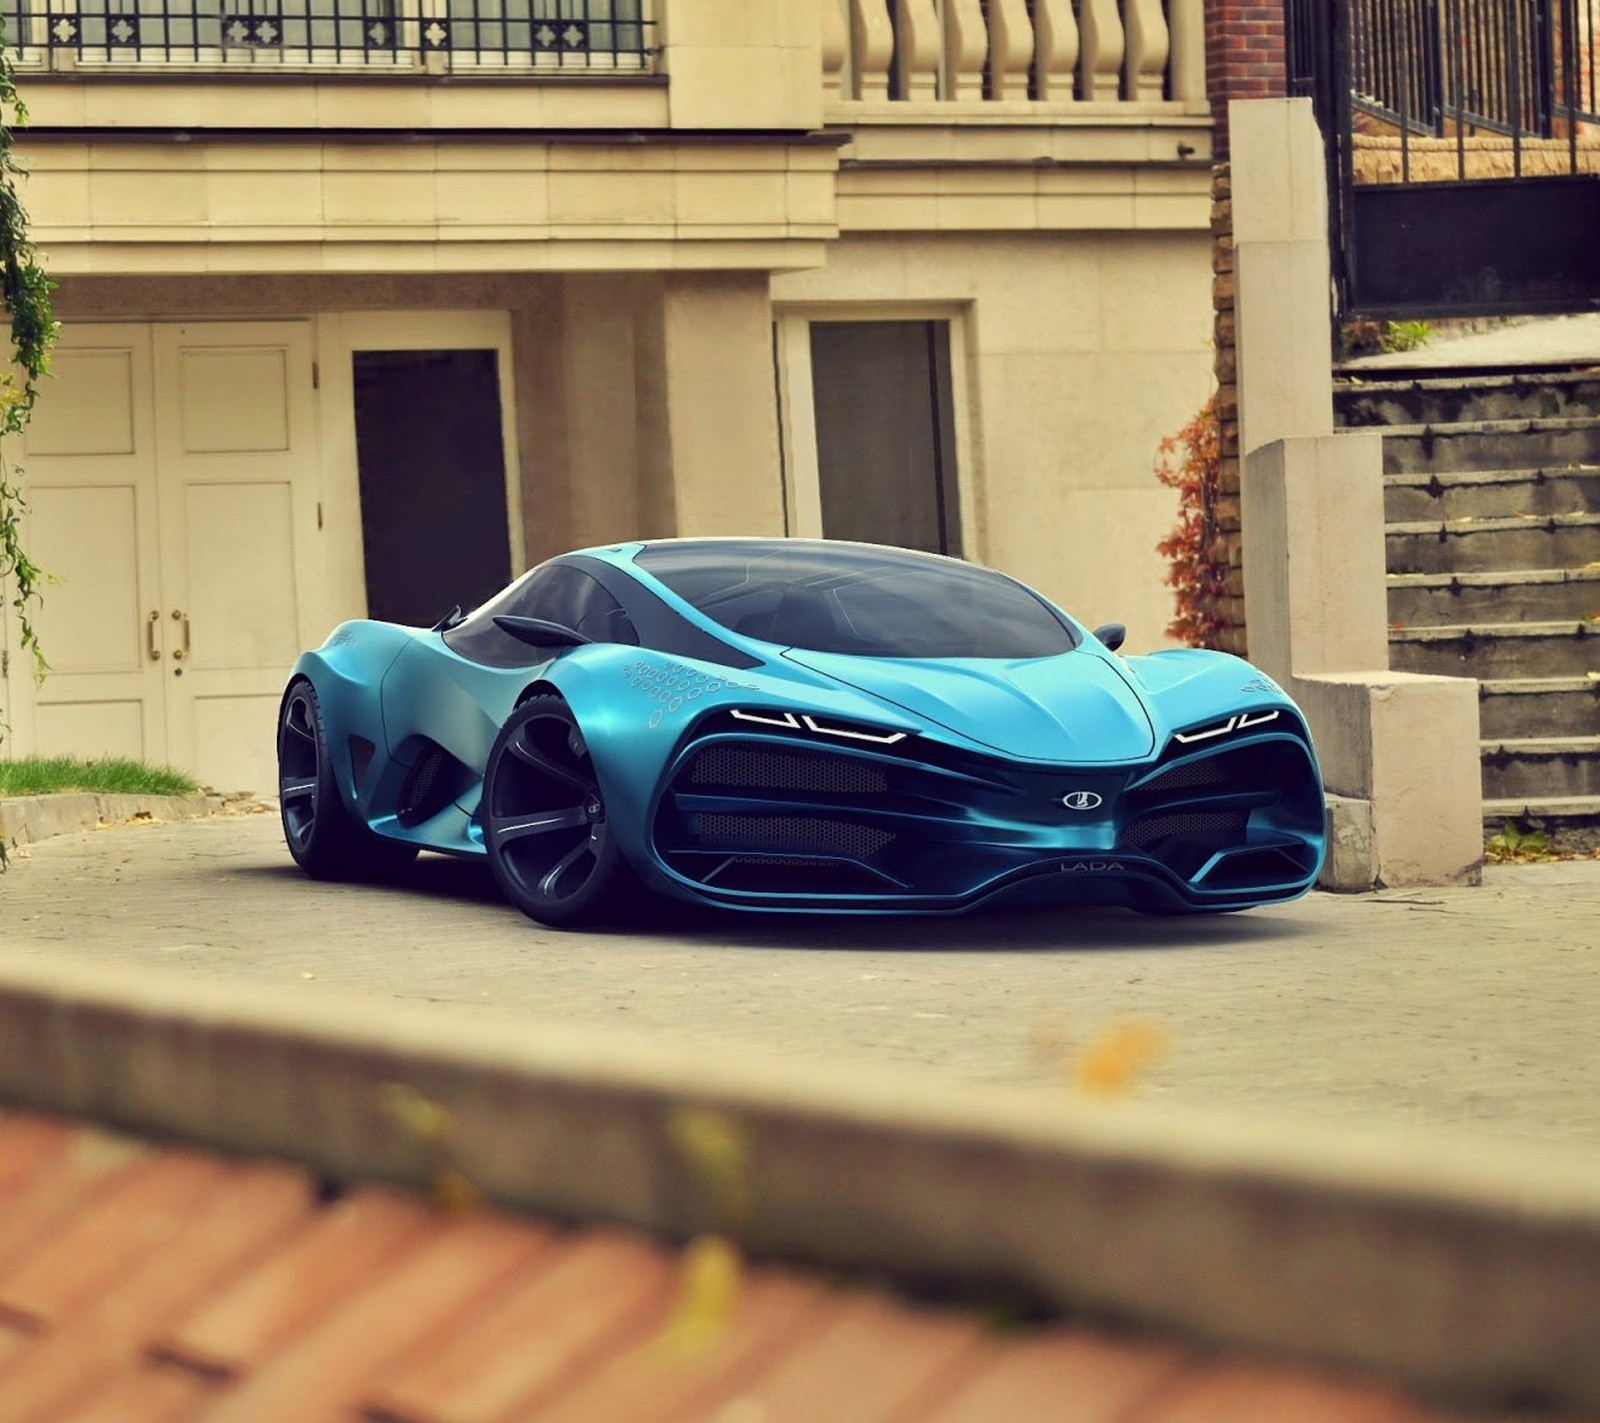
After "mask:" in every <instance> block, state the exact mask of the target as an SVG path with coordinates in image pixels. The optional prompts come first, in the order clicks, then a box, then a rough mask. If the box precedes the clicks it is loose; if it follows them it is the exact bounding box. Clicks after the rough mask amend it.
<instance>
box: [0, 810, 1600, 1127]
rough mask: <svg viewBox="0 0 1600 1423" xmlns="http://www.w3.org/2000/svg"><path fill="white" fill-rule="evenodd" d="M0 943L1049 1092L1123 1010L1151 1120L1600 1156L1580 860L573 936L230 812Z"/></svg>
mask: <svg viewBox="0 0 1600 1423" xmlns="http://www.w3.org/2000/svg"><path fill="white" fill-rule="evenodd" d="M0 947H4V948H7V949H12V950H18V951H21V952H23V953H29V954H39V955H48V956H49V957H50V958H51V959H55V960H61V961H76V962H88V963H107V964H112V963H115V964H126V965H129V966H138V965H147V966H150V965H153V966H160V967H163V968H166V969H169V970H176V971H178V972H179V973H181V974H182V975H183V976H184V977H185V978H186V979H190V980H196V981H218V980H232V981H242V982H247V983H248V982H268V983H279V984H288V985H292V986H294V987H295V988H296V990H297V991H301V992H304V993H305V994H307V995H308V996H309V997H317V996H321V995H325V994H326V993H328V992H329V991H330V990H338V991H342V992H344V993H358V994H361V995H365V996H367V997H370V998H372V999H374V1000H376V1001H393V1002H412V1003H427V1004H431V1005H433V1008H434V1011H437V1012H440V1013H448V1014H452V1015H461V1014H465V1015H469V1016H472V1017H477V1018H480V1019H485V1020H488V1019H500V1020H504V1019H507V1018H510V1019H515V1020H517V1021H521V1022H527V1023H560V1024H566V1025H570V1026H576V1027H579V1028H586V1029H591V1030H599V1029H605V1028H613V1029H614V1028H626V1029H632V1030H636V1031H641V1030H642V1031H644V1032H647V1033H649V1034H651V1035H653V1036H654V1037H655V1038H657V1039H658V1040H659V1041H661V1042H663V1043H666V1044H671V1043H680V1044H681V1043H685V1042H688V1043H691V1044H696V1045H703V1046H706V1047H711V1048H731V1049H735V1050H738V1051H743V1052H748V1053H750V1054H752V1055H760V1056H770V1055H773V1054H777V1055H783V1056H788V1057H790V1058H796V1057H798V1058H802V1059H809V1060H826V1061H829V1062H832V1063H834V1064H844V1065H855V1066H859V1067H860V1068H862V1069H863V1070H868V1069H871V1068H872V1067H873V1066H874V1065H877V1064H886V1065H900V1066H912V1067H916V1068H919V1069H924V1070H932V1071H933V1072H934V1073H936V1074H939V1075H942V1076H944V1077H946V1078H950V1079H964V1080H968V1081H979V1082H1014V1083H1036V1084H1047V1085H1051V1086H1052V1087H1059V1084H1060V1082H1061V1079H1062V1075H1063V1067H1062V1064H1063V1061H1064V1060H1065V1059H1068V1058H1070V1055H1071V1054H1072V1053H1073V1052H1074V1051H1075V1050H1076V1049H1077V1048H1078V1047H1079V1046H1080V1045H1081V1044H1082V1043H1083V1042H1084V1041H1085V1040H1086V1039H1088V1038H1090V1037H1092V1036H1094V1035H1095V1034H1097V1033H1099V1032H1101V1031H1102V1030H1104V1028H1105V1027H1106V1026H1107V1025H1108V1024H1110V1023H1113V1022H1115V1021H1117V1020H1120V1019H1123V1018H1127V1017H1135V1018H1139V1019H1143V1020H1148V1021H1150V1022H1154V1023H1156V1024H1159V1025H1160V1026H1161V1027H1162V1028H1163V1029H1164V1030H1165V1031H1166V1033H1167V1035H1168V1037H1169V1039H1170V1044H1171V1050H1170V1053H1169V1055H1168V1057H1167V1058H1166V1059H1165V1060H1164V1061H1163V1062H1162V1063H1161V1064H1160V1065H1159V1066H1157V1067H1156V1068H1155V1069H1154V1070H1153V1072H1152V1073H1151V1075H1150V1076H1149V1078H1148V1079H1147V1081H1146V1083H1145V1085H1144V1087H1143V1089H1142V1090H1143V1092H1144V1093H1145V1095H1146V1096H1148V1097H1150V1098H1151V1099H1153V1100H1167V1101H1173V1102H1181V1103H1185V1104H1197V1105H1206V1106H1218V1107H1227V1108H1236V1109H1244V1110H1247V1111H1250V1112H1252V1113H1258V1114H1279V1113H1288V1114H1294V1115H1303V1114H1307V1113H1311V1114H1315V1115H1318V1116H1321V1117H1323V1118H1340V1119H1343V1120H1347V1121H1359V1122H1363V1123H1371V1124H1378V1125H1389V1126H1399V1127H1401V1128H1404V1129H1407V1130H1411V1129H1416V1128H1429V1129H1431V1128H1435V1127H1442V1128H1448V1129H1452V1130H1459V1129H1462V1128H1465V1129H1467V1130H1469V1131H1473V1132H1480V1133H1486V1134H1492V1135H1493V1136H1496V1137H1500V1138H1509V1139H1536V1140H1542V1141H1547V1142H1551V1143H1558V1144H1564V1145H1568V1146H1576V1147H1580V1148H1595V1149H1600V1039H1597V1035H1596V1031H1595V1025H1596V1024H1597V1023H1600V862H1594V861H1589V862H1571V863H1559V864H1551V865H1536V866H1528V867H1522V868H1506V869H1495V868H1491V869H1490V870H1489V871H1488V873H1487V876H1486V883H1485V885H1484V886H1483V887H1482V888H1481V889H1460V890H1437V891H1434V890H1430V891H1411V892H1399V891H1391V892H1385V893H1381V894H1377V895H1365V896H1358V897H1343V896H1333V895H1325V894H1317V895H1313V896H1311V897H1309V898H1307V899H1305V900H1302V901H1300V902H1298V903H1296V904H1293V905H1286V906H1282V907H1278V908H1274V909H1269V910H1257V911H1253V912H1251V913H1247V914H1237V915H1225V916H1221V917H1218V918H1213V919H1197V920H1171V919H1149V918H1144V917H1141V916H1137V915H1133V914H1127V913H1122V912H1119V911H1093V912H1085V913H1078V914H1068V913H1036V912H1028V913H1014V914H1004V913H990V914H979V915H974V916H969V917H966V918H962V919H953V920H927V919H922V920H898V921H896V920H887V921H885V920H838V919H824V918H767V917H710V916H704V915H702V916H694V915H689V916H685V915H683V914H676V915H672V916H669V917H668V918H667V919H665V920H664V921H663V922H661V923H660V924H659V925H657V926H655V927H652V928H651V929H649V930H648V931H640V932H635V933H632V934H626V935H617V934H609V935H583V934H563V933H560V932H556V931H551V930H545V929H541V928H540V927H538V926H537V925H534V924H531V923H529V922H528V921H527V920H525V919H523V918H522V917H521V916H520V915H518V914H517V913H515V912H514V911H512V910H511V909H509V908H508V907H507V906H505V905H504V904H503V903H502V902H501V901H500V899H499V897H498V894H497V893H496V890H495V887H494V885H493V884H492V882H491V881H490V880H489V878H488V876H487V874H486V872H484V871H483V870H482V869H481V867H478V866H473V865H464V864H460V863H456V862H452V861H447V860H442V859H437V858H433V857H424V859H423V860H421V861H420V862H419V863H418V865H417V866H416V869H415V872H414V874H413V875H412V877H411V878H410V879H409V880H408V881H407V882H406V883H405V884H403V885H401V886H399V887H396V888H390V889H375V888H358V887H349V886H337V885H324V884H317V883H315V882H313V881H310V880H308V879H306V878H305V877H304V876H302V875H301V874H300V873H299V872H298V871H297V870H295V869H294V867H293V866H292V864H291V863H290V862H289V860H288V857H287V854H286V852H285V851H284V849H283V846H282V842H281V839H280V837H279V828H278V824H277V818H276V816H271V815H260V816H241V817H236V818H224V819H217V820H200V821H193V822H189V823H186V824H172V825H146V826H131V827H127V828H124V829H119V830H112V831H105V832H100V833H89V834H79V835H69V836H63V837H61V838H59V839H55V840H50V841H46V842H43V843H41V844H38V845H35V846H33V847H31V848H30V850H29V851H28V853H27V855H26V856H25V857H19V858H18V859H17V861H16V862H15V864H14V866H13V868H12V870H11V872H10V873H8V874H6V875H4V876H0Z"/></svg>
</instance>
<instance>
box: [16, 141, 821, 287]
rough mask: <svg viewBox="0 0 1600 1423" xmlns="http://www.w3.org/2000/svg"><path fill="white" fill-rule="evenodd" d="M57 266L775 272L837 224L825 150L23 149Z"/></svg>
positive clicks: (36, 210) (231, 145)
mask: <svg viewBox="0 0 1600 1423" xmlns="http://www.w3.org/2000/svg"><path fill="white" fill-rule="evenodd" d="M22 151H23V155H24V160H25V162H26V164H27V167H28V169H29V173H30V176H29V179H28V186H27V200H28V206H29V212H30V215H31V217H32V229H33V236H34V240H35V241H36V242H37V243H38V245H39V247H40V248H41V249H42V250H43V251H45V252H46V253H47V254H48V255H49V260H50V265H51V270H52V271H54V272H58V273H76V272H126V273H129V274H141V273H152V272H191V273H193V272H247V273H264V272H385V271H411V272H435V271H457V272H474V271H529V270H546V271H551V270H553V271H572V270H605V271H615V270H619V269H631V270H664V269H668V268H673V267H699V268H711V269H717V268H737V267H742V268H746V269H759V270H763V271H765V270H771V269H772V268H773V267H778V266H792V265H805V264H807V263H810V262H818V261H821V260H822V244H823V243H825V242H826V241H828V240H829V239H830V238H831V237H832V236H833V235H834V233H835V232H836V231H837V225H836V217H835V197H834V176H835V169H836V168H837V154H836V150H835V147H834V145H833V144H832V143H831V142H829V141H826V140H817V139H814V138H808V137H807V136H806V135H804V134H796V135H793V136H791V137H789V138H786V139H779V138H767V137H762V138H756V139H751V140H746V139H744V138H740V137H727V138H718V139H715V140H707V139H701V138H696V139H694V140H693V141H685V142H673V141H662V142H653V143H648V144H646V143H637V142H635V143H611V142H598V141H594V142H582V143H561V142H549V141H544V140H543V139H541V140H539V141H533V140H529V139H527V138H526V137H520V138H518V139H516V140H506V141H489V140H488V139H487V138H485V139H484V140H483V141H478V140H477V139H474V140H472V141H466V140H462V139H460V138H451V139H435V140H426V141H423V140H419V141H417V142H413V143H405V144H392V143H384V142H334V141H322V140H315V139H303V138H287V137H280V138H276V139H268V138H265V137H263V138H262V139H261V140H260V141H257V142H237V141H232V140H221V139H214V140H195V141H186V142H170V141H163V142H155V141H150V140H149V139H148V138H141V139H140V140H138V141H130V142H122V141H106V140H98V141H91V140H89V139H87V138H84V137H79V136H72V137H65V136H61V135H53V136H51V137H50V138H40V137H38V136H31V137H30V138H29V139H28V141H27V142H26V143H25V144H24V145H23V146H22Z"/></svg>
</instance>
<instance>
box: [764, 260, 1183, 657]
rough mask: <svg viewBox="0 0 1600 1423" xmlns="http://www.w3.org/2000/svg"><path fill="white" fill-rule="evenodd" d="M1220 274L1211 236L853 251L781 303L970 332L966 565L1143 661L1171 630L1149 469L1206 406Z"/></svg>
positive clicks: (1159, 518)
mask: <svg viewBox="0 0 1600 1423" xmlns="http://www.w3.org/2000/svg"><path fill="white" fill-rule="evenodd" d="M1209 269H1210V239H1209V236H1208V234H1207V233H1206V232H1204V231H1203V230H1197V231H1188V232H1171V233H1156V232H1127V231H1121V232H1106V233H1057V234H1050V235H1028V236H1018V235H1002V234H993V235H988V234H976V233H965V234H962V233H946V234H942V235H939V236H937V237H934V236H919V235H916V234H901V235H896V236H889V235H883V236H876V235H873V236H867V235H853V236H849V237H846V238H844V239H842V240H841V241H840V242H838V243H837V244H836V245H835V246H834V247H833V248H831V249H830V252H829V260H828V265H827V267H826V268H825V269H823V270H820V271H814V272H801V273H794V274H791V275H786V276H780V277H778V278H776V279H775V280H774V281H773V284H772V291H773V300H774V302H775V303H776V304H777V305H778V306H779V307H780V309H782V308H785V307H798V308H801V309H805V308H808V307H810V306H812V305H813V304H817V303H823V304H826V303H852V304H859V305H858V306H852V307H845V308H840V309H839V314H842V313H843V312H848V311H851V310H859V311H860V312H862V313H863V314H869V315H872V316H883V317H893V316H894V315H896V314H897V313H904V314H908V315H926V316H936V315H946V316H950V317H952V318H954V319H956V320H957V321H959V322H961V323H962V327H963V335H964V338H965V342H964V344H965V348H966V354H967V365H968V368H967V370H966V371H965V373H964V375H965V380H966V383H967V395H968V404H969V409H970V420H969V422H968V431H967V435H968V439H967V443H966V446H965V447H964V448H963V450H962V451H961V455H962V459H963V462H964V468H963V470H962V478H963V480H964V481H965V482H966V483H967V488H968V492H969V496H970V498H969V507H970V509H971V512H972V514H973V516H974V517H973V518H972V519H971V520H969V523H968V527H967V528H966V530H965V531H964V535H965V547H966V551H967V553H968V554H969V556H971V557H974V558H978V559H981V560H982V561H984V562H988V563H992V564H994V565H996V566H997V567H1000V568H1003V569H1005V570H1006V571H1007V572H1010V573H1013V574H1015V575H1017V576H1018V577H1020V578H1023V579H1025V580H1027V581H1028V582H1030V583H1032V584H1034V585H1035V586H1037V587H1038V588H1040V589H1041V590H1042V591H1044V592H1046V593H1048V594H1050V595H1051V596H1052V597H1055V598H1057V599H1059V600H1060V601H1061V602H1062V603H1063V604H1064V605H1065V606H1066V607H1067V608H1068V609H1069V610H1070V611H1072V612H1073V613H1074V614H1075V615H1077V616H1078V617H1080V618H1082V619H1084V620H1085V621H1087V622H1090V623H1091V624H1092V623H1098V622H1108V621H1113V620H1115V621H1121V622H1126V623H1127V625H1128V629H1129V639H1128V640H1129V645H1130V647H1131V648H1133V649H1136V650H1141V649H1148V648H1152V647H1155V646H1159V645H1162V644H1163V643H1164V642H1165V640H1166V639H1165V635H1164V631H1163V630H1164V628H1165V627H1166V624H1167V622H1168V621H1169V620H1170V618H1171V616H1172V595H1171V593H1170V591H1169V590H1168V589H1167V588H1165V587H1164V586H1163V585H1162V576H1163V573H1164V571H1165V567H1164V564H1163V562H1162V560H1161V558H1160V557H1159V556H1158V555H1157V554H1156V552H1155V544H1156V542H1157V540H1158V539H1160V538H1162V537H1163V536H1165V534H1166V533H1167V532H1168V531H1169V529H1170V528H1171V526H1172V524H1173V522H1174V519H1175V515H1176V503H1175V499H1174V496H1173V494H1172V493H1171V491H1169V490H1166V489H1164V488H1162V487H1161V486H1160V485H1159V484H1158V483H1157V482H1156V480H1155V477H1154V475H1153V473H1152V467H1153V464H1154V461H1155V456H1156V449H1157V446H1158V444H1159V442H1160V440H1161V439H1162V437H1163V436H1165V435H1168V434H1170V433H1172V432H1173V431H1175V430H1176V429H1178V427H1179V426H1181V425H1182V424H1184V423H1185V422H1186V421H1187V420H1188V419H1189V418H1190V417H1191V416H1192V415H1193V414H1194V413H1195V411H1197V410H1198V409H1199V408H1200V406H1201V405H1202V404H1203V403H1204V401H1205V399H1206V397H1207V396H1208V395H1209V394H1210V391H1211V379H1212V377H1211V304H1210V300H1209V292H1210V283H1209V280H1208V276H1209Z"/></svg>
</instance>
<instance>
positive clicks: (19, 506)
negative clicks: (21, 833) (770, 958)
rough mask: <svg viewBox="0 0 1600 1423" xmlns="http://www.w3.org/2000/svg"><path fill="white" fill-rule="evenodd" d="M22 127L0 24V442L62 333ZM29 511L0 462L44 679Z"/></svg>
mask: <svg viewBox="0 0 1600 1423" xmlns="http://www.w3.org/2000/svg"><path fill="white" fill-rule="evenodd" d="M27 121H28V110H27V107H26V106H25V105H24V104H23V102H22V99H21V97H20V96H19V95H18V93H17V81H16V73H15V71H14V70H13V68H12V57H11V50H10V49H9V48H8V47H7V45H6V35H5V27H4V25H3V24H0V301H3V302H4V304H5V310H6V314H7V315H8V316H9V317H10V319H11V371H10V372H8V373H7V374H5V375H3V376H0V441H3V440H4V438H5V437H6V436H7V435H11V436H16V435H19V434H21V433H22V430H23V427H24V426H26V425H27V423H28V419H29V417H30V416H31V415H32V414H33V402H34V400H35V399H36V398H37V397H38V393H39V382H40V381H41V380H43V379H44V377H45V376H46V375H47V374H48V373H49V370H50V348H51V346H52V345H53V344H54V343H55V339H56V333H57V332H58V331H59V330H60V323H59V322H58V321H57V320H56V317H55V309H54V307H53V306H52V305H51V301H50V291H51V288H52V285H53V283H52V282H51V281H50V279H49V278H48V277H47V276H46V275H45V272H44V268H43V267H42V266H41V265H40V263H39V254H38V253H37V252H36V251H35V250H34V247H33V243H32V242H31V241H30V240H29V237H28V214H27V212H26V211H25V210H24V208H23V206H22V197H21V193H20V192H19V188H20V186H21V183H22V181H23V179H24V177H25V176H26V175H25V173H24V171H23V169H22V166H21V164H19V163H18V162H17V157H16V152H15V150H14V149H13V147H12V141H13V136H14V133H15V130H16V129H18V128H21V127H22V126H24V125H25V124H26V123H27ZM0 450H3V446H0ZM26 507H27V506H26V504H25V503H24V501H23V497H22V489H21V477H20V474H19V472H18V470H17V468H16V466H14V465H12V464H10V463H9V462H8V461H7V460H5V458H4V457H3V454H0V590H3V591H4V594H5V596H7V597H8V598H9V599H10V601H11V606H12V607H13V608H15V609H16V612H17V623H18V627H19V630H20V633H21V648H20V651H22V652H24V653H28V654H30V655H31V656H32V657H33V661H34V671H35V673H36V675H38V676H40V677H42V676H43V675H44V673H45V660H44V652H43V650H42V649H41V648H40V646H39V638H38V635H37V633H36V632H35V631H34V626H33V617H32V614H33V610H34V609H35V607H36V606H37V604H38V601H39V589H40V585H41V584H42V583H43V581H44V575H43V573H41V571H40V570H39V567H38V566H37V565H36V564H35V563H34V562H33V560H32V559H30V558H29V557H28V555H27V551H26V550H25V549H24V548H23V546H22V516H23V513H24V512H25V510H26ZM4 730H5V720H4V708H0V733H3V732H4ZM5 853H6V850H5V843H4V841H0V866H3V865H4V863H5Z"/></svg>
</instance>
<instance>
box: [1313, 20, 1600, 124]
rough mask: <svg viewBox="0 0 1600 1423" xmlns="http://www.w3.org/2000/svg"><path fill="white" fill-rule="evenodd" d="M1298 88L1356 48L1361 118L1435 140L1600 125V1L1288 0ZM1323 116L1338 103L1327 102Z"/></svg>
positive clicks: (1325, 76) (1354, 75) (1319, 81)
mask: <svg viewBox="0 0 1600 1423" xmlns="http://www.w3.org/2000/svg"><path fill="white" fill-rule="evenodd" d="M1285 9H1286V14H1287V18H1288V31H1289V36H1288V37H1289V68H1290V87H1291V92H1297V93H1313V94H1314V93H1316V91H1317V90H1318V89H1320V88H1321V87H1322V86H1323V85H1326V84H1327V83H1329V82H1331V81H1332V73H1333V71H1332V69H1331V68H1322V69H1320V70H1319V68H1318V65H1319V54H1322V53H1326V52H1327V51H1328V50H1329V49H1330V48H1331V49H1334V50H1335V51H1337V48H1338V47H1339V46H1343V47H1344V48H1345V51H1346V54H1347V56H1348V66H1347V68H1348V83H1349V90H1348V93H1349V100H1350V103H1351V105H1352V107H1353V109H1354V110H1355V112H1356V113H1357V114H1366V115H1368V116H1370V117H1371V118H1373V119H1376V120H1379V121H1381V122H1384V123H1388V124H1393V125H1395V126H1397V127H1398V128H1399V129H1400V131H1401V132H1402V133H1404V134H1415V135H1424V136H1433V137H1455V136H1457V135H1467V136H1470V135H1472V134H1474V133H1479V132H1484V133H1498V134H1506V135H1510V136H1512V137H1523V138H1553V137H1563V136H1565V135H1566V134H1567V133H1569V132H1570V131H1571V130H1572V129H1573V128H1574V127H1575V126H1578V125H1583V124H1596V123H1600V88H1597V84H1596V79H1597V73H1596V70H1597V59H1596V39H1597V31H1600V0H1346V3H1345V4H1341V5H1331V6H1330V5H1329V3H1328V0H1287V4H1286V6H1285ZM1319 97H1321V98H1323V99H1324V102H1323V103H1319V105H1318V109H1319V114H1320V113H1322V112H1325V111H1326V110H1327V109H1328V108H1329V107H1331V104H1330V103H1329V102H1328V101H1331V100H1332V98H1333V97H1334V96H1332V95H1326V96H1319Z"/></svg>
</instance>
